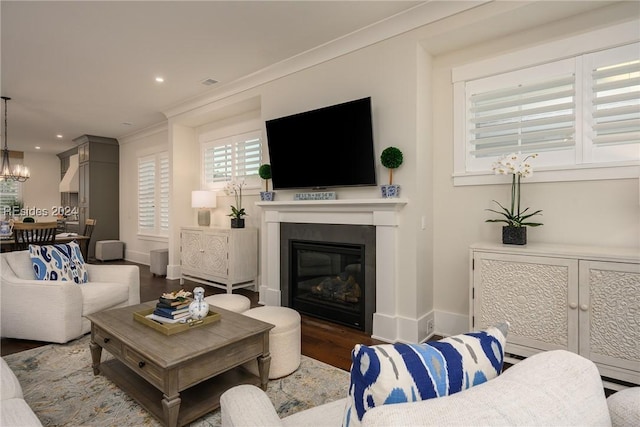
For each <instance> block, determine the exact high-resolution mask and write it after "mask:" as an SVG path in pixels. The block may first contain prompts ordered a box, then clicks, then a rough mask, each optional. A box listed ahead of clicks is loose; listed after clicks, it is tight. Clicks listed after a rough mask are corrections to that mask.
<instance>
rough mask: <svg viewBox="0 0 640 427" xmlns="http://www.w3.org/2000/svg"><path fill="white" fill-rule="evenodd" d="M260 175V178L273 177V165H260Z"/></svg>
mask: <svg viewBox="0 0 640 427" xmlns="http://www.w3.org/2000/svg"><path fill="white" fill-rule="evenodd" d="M258 175H260V178H262V179H271V165H270V164H264V165H262V166H260V168H259V169H258Z"/></svg>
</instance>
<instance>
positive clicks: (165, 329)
mask: <svg viewBox="0 0 640 427" xmlns="http://www.w3.org/2000/svg"><path fill="white" fill-rule="evenodd" d="M153 310H154V309H153V308H148V309H146V310H142V311H136V312H134V313H133V318H134V320H136V321H137V322H140V323H142V324H143V325H146V326H149V327H150V328H153V329H155V330H156V331H158V332H162V333H163V334H165V335H173V334H177V333H180V332H184V331H188V330H189V329H191V328H197V327H198V326H203V325H208V324H209V323H213V322H217V321H218V320H220V313H216V312H213V311H211V310H209V314H207V315H206V317H205V318H204V319H202V320H195V321H194V320H191V319H189V320H187V321H186V322H185V323H160V322H158V321H155V320H152V319H149V318H147V317H146V316H147V315H149V314H151V313H153Z"/></svg>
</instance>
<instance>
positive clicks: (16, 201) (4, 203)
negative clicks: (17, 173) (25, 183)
mask: <svg viewBox="0 0 640 427" xmlns="http://www.w3.org/2000/svg"><path fill="white" fill-rule="evenodd" d="M21 193H22V183H20V182H17V181H13V180H9V181H4V180H0V209H2V217H1V218H2V219H4V218H5V217H6V216H7V215H8V216H13V215H14V209H15V207H19V206H20V205H21V203H20V200H21V199H22V196H21Z"/></svg>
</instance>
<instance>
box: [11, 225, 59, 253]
mask: <svg viewBox="0 0 640 427" xmlns="http://www.w3.org/2000/svg"><path fill="white" fill-rule="evenodd" d="M57 226H58V224H57V223H56V222H26V223H25V222H16V223H15V224H13V236H14V239H15V246H16V249H17V250H19V251H23V250H26V249H29V245H30V244H32V245H50V244H53V243H55V241H56V230H57Z"/></svg>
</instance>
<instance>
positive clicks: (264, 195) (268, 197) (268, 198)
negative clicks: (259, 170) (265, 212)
mask: <svg viewBox="0 0 640 427" xmlns="http://www.w3.org/2000/svg"><path fill="white" fill-rule="evenodd" d="M275 197H276V193H275V192H274V191H261V192H260V200H262V201H263V202H273V199H274V198H275Z"/></svg>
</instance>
